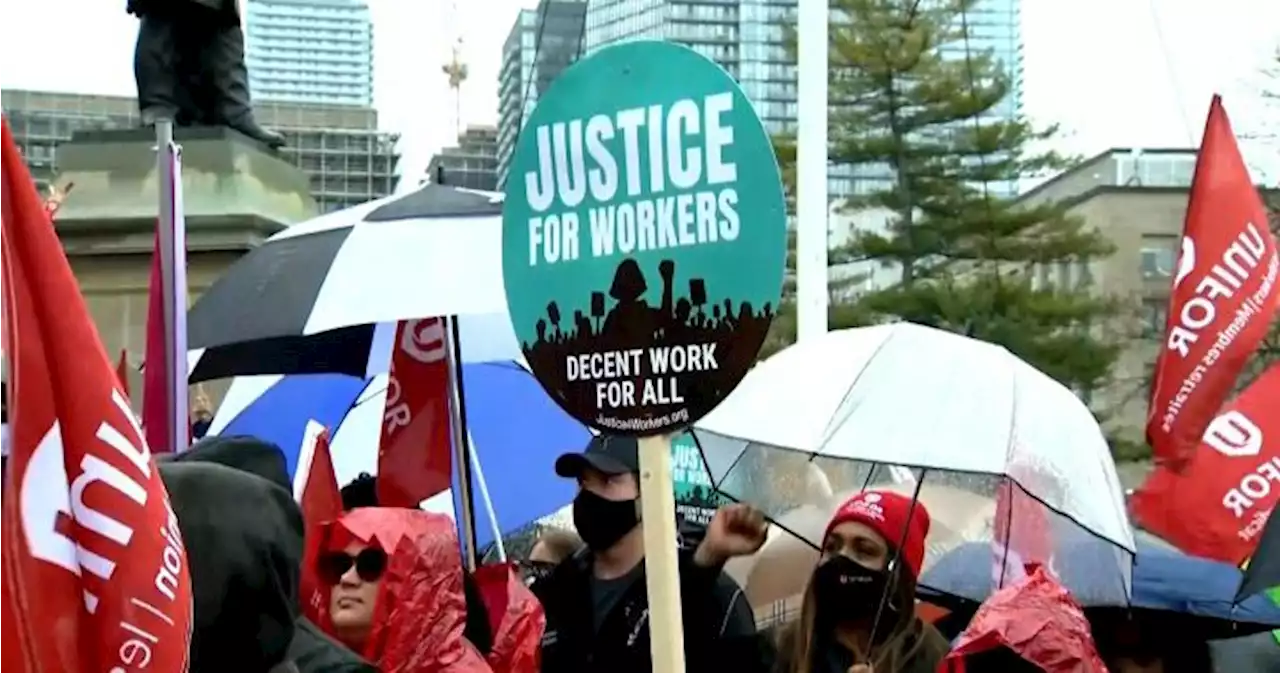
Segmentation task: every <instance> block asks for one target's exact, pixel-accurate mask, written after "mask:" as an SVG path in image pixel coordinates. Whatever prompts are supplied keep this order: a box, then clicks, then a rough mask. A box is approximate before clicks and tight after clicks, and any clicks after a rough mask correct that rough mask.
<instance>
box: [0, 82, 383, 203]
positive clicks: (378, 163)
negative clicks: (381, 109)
mask: <svg viewBox="0 0 1280 673" xmlns="http://www.w3.org/2000/svg"><path fill="white" fill-rule="evenodd" d="M0 107H3V109H4V112H5V115H6V116H8V118H9V124H10V126H11V128H12V129H13V134H14V140H15V141H17V143H18V145H19V147H20V148H21V149H22V151H23V156H25V157H26V159H27V162H28V165H29V166H30V167H31V172H32V176H33V177H34V178H35V180H36V183H37V186H39V187H40V188H41V190H44V189H47V188H48V186H49V185H50V184H52V182H53V181H54V180H55V178H56V175H57V169H58V165H57V147H58V145H59V144H61V143H63V142H66V141H67V140H70V139H71V136H72V134H73V133H75V132H76V131H87V130H107V129H125V128H132V127H136V126H137V125H138V124H139V123H140V120H139V118H138V111H137V107H138V104H137V101H136V100H135V99H133V98H129V97H125V96H91V95H83V94H70V93H57V92H44V91H23V90H19V89H8V90H5V91H3V92H0ZM254 111H255V113H256V114H257V116H258V120H259V121H260V122H261V123H262V124H263V125H265V126H267V127H269V128H273V129H276V130H278V131H280V132H281V133H283V134H284V135H285V138H286V139H287V140H288V145H286V146H285V147H284V148H283V149H281V150H280V154H281V156H282V157H284V158H285V159H287V160H288V161H289V162H291V163H293V164H294V165H295V166H297V167H298V168H301V169H302V171H303V172H304V173H306V174H307V176H308V178H309V179H310V182H311V191H312V195H313V196H314V197H315V200H316V205H317V207H318V208H319V210H320V212H322V213H323V212H331V211H334V210H340V209H342V208H347V207H350V206H354V205H357V204H360V203H364V202H366V201H369V200H372V199H376V198H380V197H383V196H386V195H388V194H390V193H392V192H393V191H394V190H395V185H396V180H397V174H396V171H397V168H398V163H399V160H400V154H399V151H398V150H397V149H396V141H397V140H398V136H397V135H396V134H392V133H385V132H381V131H378V130H377V129H378V113H377V112H376V111H375V110H373V109H372V108H367V107H356V106H350V105H318V104H291V103H269V102H264V103H259V104H257V105H255V107H254Z"/></svg>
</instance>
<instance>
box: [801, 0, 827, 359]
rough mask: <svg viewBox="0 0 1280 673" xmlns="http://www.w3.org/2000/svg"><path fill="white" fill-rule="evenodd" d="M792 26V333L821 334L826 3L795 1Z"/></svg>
mask: <svg viewBox="0 0 1280 673" xmlns="http://www.w3.org/2000/svg"><path fill="white" fill-rule="evenodd" d="M799 5H800V8H799V17H798V21H797V26H796V38H797V42H798V45H797V51H798V54H797V56H798V57H799V58H798V63H797V70H798V71H799V73H798V75H797V85H798V91H797V94H798V100H797V102H796V107H797V108H798V113H799V114H798V117H799V120H798V121H799V128H798V130H797V133H796V335H797V340H798V341H799V340H804V339H806V338H812V337H815V336H820V335H822V334H825V333H826V332H827V304H828V303H829V301H830V300H829V297H828V293H827V213H828V211H827V70H828V68H827V51H828V44H827V28H828V24H829V21H830V16H829V13H830V9H829V7H830V5H829V3H827V2H819V1H816V0H815V1H812V2H801V3H799Z"/></svg>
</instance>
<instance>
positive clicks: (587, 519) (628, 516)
mask: <svg viewBox="0 0 1280 673" xmlns="http://www.w3.org/2000/svg"><path fill="white" fill-rule="evenodd" d="M639 523H640V516H639V515H638V514H637V513H636V501H635V500H634V499H633V500H609V499H608V498H603V497H601V496H598V495H596V494H595V493H592V492H591V491H588V490H586V489H583V490H581V491H579V492H578V497H576V498H574V499H573V526H574V528H577V529H578V535H580V536H581V537H582V541H583V542H585V543H586V545H587V548H588V549H591V550H592V551H604V550H606V549H609V548H610V547H612V546H613V545H615V544H617V543H618V540H621V539H622V536H624V535H626V534H627V533H630V532H631V529H633V528H635V527H636V525H637V524H639Z"/></svg>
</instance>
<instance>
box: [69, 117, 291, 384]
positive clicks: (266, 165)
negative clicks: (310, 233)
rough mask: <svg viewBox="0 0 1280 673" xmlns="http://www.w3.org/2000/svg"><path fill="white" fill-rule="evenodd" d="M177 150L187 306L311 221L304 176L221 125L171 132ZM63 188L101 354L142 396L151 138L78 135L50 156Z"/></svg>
mask: <svg viewBox="0 0 1280 673" xmlns="http://www.w3.org/2000/svg"><path fill="white" fill-rule="evenodd" d="M174 140H175V141H176V142H177V143H178V144H179V145H181V146H182V187H183V210H184V213H185V215H186V231H187V283H188V287H189V289H190V292H191V297H192V299H193V300H194V299H195V297H197V296H199V294H200V293H201V292H203V291H204V290H205V289H207V288H208V287H209V286H210V285H211V284H212V283H213V281H214V280H216V279H217V278H218V277H219V276H221V275H222V273H223V272H224V271H225V270H226V269H227V268H228V267H229V266H230V265H231V264H232V263H234V262H235V261H236V260H237V259H238V258H239V257H240V255H242V254H244V253H245V252H246V251H248V250H249V249H251V248H253V247H255V246H257V245H258V244H260V243H261V242H262V241H263V240H265V239H266V238H268V237H269V236H271V235H272V234H274V233H276V232H278V231H280V230H281V229H283V228H285V227H286V226H288V225H290V224H293V223H296V222H300V221H303V220H306V219H309V218H311V217H314V216H315V215H316V205H315V201H314V200H313V199H312V197H311V192H310V188H309V185H308V181H307V176H306V175H305V174H304V173H303V172H302V171H301V170H299V169H298V168H296V167H294V166H293V165H291V164H290V163H288V162H287V161H285V160H284V159H283V158H281V157H280V156H279V155H278V154H276V153H275V152H273V151H272V150H270V149H268V148H267V147H266V146H264V145H261V144H259V143H257V142H255V141H253V140H250V139H249V138H247V137H245V136H243V135H241V134H240V133H237V132H236V131H232V130H230V129H226V128H199V127H197V128H176V129H174ZM57 164H58V180H57V185H58V187H59V188H60V189H63V190H65V189H67V188H68V187H70V188H71V191H70V193H69V194H67V196H66V198H65V200H64V201H63V204H62V206H61V208H59V210H58V213H57V215H56V217H55V219H54V225H55V228H56V229H57V232H58V236H59V238H60V239H61V240H62V245H63V248H64V250H65V251H66V254H67V258H68V260H69V261H70V262H71V268H72V271H74V273H75V275H76V279H77V280H78V281H79V282H80V289H81V291H82V292H83V293H84V296H85V299H86V300H87V302H88V304H89V311H90V312H91V313H92V315H93V318H94V322H95V323H96V324H97V326H98V332H99V334H100V336H101V338H102V342H103V345H104V346H106V348H107V352H108V355H109V356H111V357H112V358H115V357H118V356H119V354H120V350H121V349H125V350H126V351H128V354H129V361H130V363H131V364H132V365H134V366H133V367H131V369H132V370H134V374H133V376H132V377H131V379H132V380H131V381H129V383H130V388H131V390H132V391H133V392H134V398H135V406H136V400H137V399H140V397H141V395H140V393H141V386H142V382H141V377H140V376H138V375H137V372H136V366H137V365H138V364H140V363H141V362H142V359H143V354H144V349H145V339H146V336H145V333H146V321H147V287H148V280H149V276H150V270H151V254H152V250H153V249H154V236H155V227H156V218H157V217H158V216H159V207H160V206H159V196H158V194H157V189H158V185H159V176H158V175H157V172H156V149H155V132H154V131H152V130H151V129H134V130H123V131H91V132H81V133H77V134H76V135H75V136H74V137H73V138H72V139H71V140H70V141H69V142H66V143H63V144H62V145H60V146H59V147H58V150H57Z"/></svg>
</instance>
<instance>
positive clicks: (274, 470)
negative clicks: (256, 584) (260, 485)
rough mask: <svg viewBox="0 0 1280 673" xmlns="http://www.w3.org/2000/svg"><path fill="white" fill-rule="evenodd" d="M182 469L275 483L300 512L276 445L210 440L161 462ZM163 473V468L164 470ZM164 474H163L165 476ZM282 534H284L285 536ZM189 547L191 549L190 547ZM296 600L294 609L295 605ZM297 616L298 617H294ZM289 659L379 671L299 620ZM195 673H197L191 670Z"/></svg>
mask: <svg viewBox="0 0 1280 673" xmlns="http://www.w3.org/2000/svg"><path fill="white" fill-rule="evenodd" d="M161 460H162V461H167V462H171V463H176V464H182V465H187V464H190V465H197V464H211V463H212V464H217V465H221V466H225V467H228V468H234V469H235V470H239V471H243V472H246V473H249V474H251V475H256V476H257V477H261V478H262V479H265V480H267V481H269V482H272V483H273V484H275V485H276V486H278V487H279V488H278V489H276V490H283V492H284V493H285V495H286V496H287V497H288V501H289V509H290V510H292V511H297V505H296V504H294V502H293V498H292V496H291V493H292V487H291V484H290V481H289V470H288V467H287V466H286V464H285V459H284V452H282V451H281V450H280V447H278V446H276V445H275V444H270V443H267V442H264V441H262V440H259V439H257V438H254V437H246V436H239V437H218V436H214V437H207V438H205V439H203V440H201V441H200V442H198V443H196V444H195V445H194V446H192V447H191V449H190V450H188V451H185V452H183V453H180V454H177V455H176V456H174V455H172V454H165V455H164V457H163V458H162V459H161ZM162 469H163V468H162ZM162 474H163V472H162ZM175 509H176V506H175ZM178 519H179V521H178V523H179V525H180V526H181V524H182V521H181V519H182V514H181V513H180V512H179V513H178ZM302 531H303V529H302V520H301V514H300V513H299V514H298V525H297V526H296V528H292V529H290V530H289V531H287V534H288V535H289V536H290V539H291V540H293V541H296V544H297V548H298V549H299V552H298V557H297V559H296V560H295V561H294V564H295V565H294V568H295V577H294V584H293V593H294V594H295V595H296V593H297V576H296V573H297V568H299V567H300V566H301V563H302V552H301V549H302V537H303V532H302ZM282 534H283V533H282ZM189 546H190V545H188V547H189ZM296 604H297V603H296V600H295V603H294V605H296ZM295 614H296V613H295ZM288 658H289V660H291V661H292V662H293V663H294V665H295V666H297V668H298V671H299V672H300V673H376V671H377V669H376V668H374V666H373V665H372V664H370V663H368V662H366V661H365V660H363V659H361V658H360V656H359V655H357V654H356V653H355V652H352V651H351V650H349V649H347V648H346V647H345V646H344V645H342V644H341V643H339V642H338V641H336V640H334V639H332V638H330V637H329V636H328V635H327V634H325V633H324V632H323V631H321V630H320V628H319V627H317V626H316V625H315V624H312V623H311V622H310V620H308V619H306V618H305V617H302V616H297V618H296V623H295V630H294V632H293V640H292V642H291V643H290V645H289V651H288ZM192 673H198V671H197V670H196V669H194V668H193V669H192Z"/></svg>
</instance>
